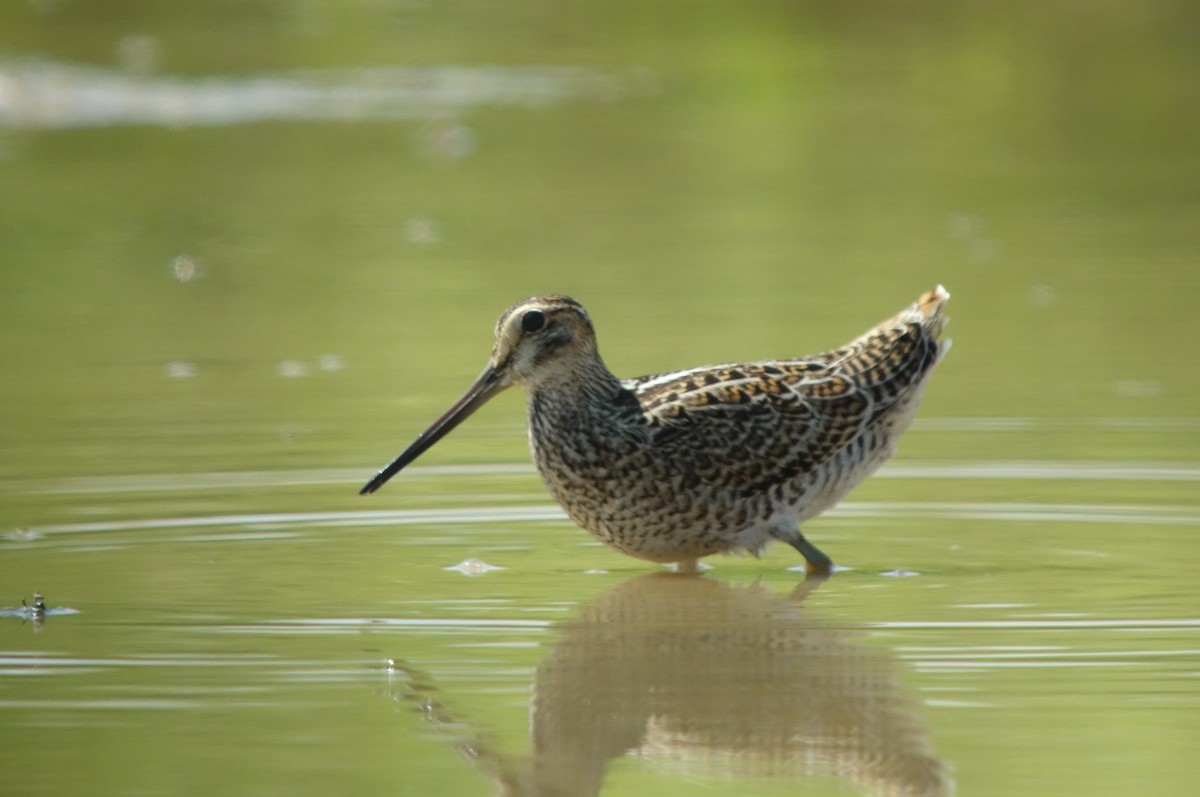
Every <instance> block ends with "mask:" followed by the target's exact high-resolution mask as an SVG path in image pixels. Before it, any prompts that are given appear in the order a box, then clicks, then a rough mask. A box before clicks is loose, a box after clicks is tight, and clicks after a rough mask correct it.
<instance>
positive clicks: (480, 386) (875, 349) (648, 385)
mask: <svg viewBox="0 0 1200 797" xmlns="http://www.w3.org/2000/svg"><path fill="white" fill-rule="evenodd" d="M949 298H950V294H948V293H947V292H946V290H945V289H944V288H943V287H942V286H940V285H939V286H937V287H936V288H934V289H933V290H932V291H929V292H927V293H925V294H923V295H922V296H921V297H920V298H919V299H917V301H916V302H915V303H914V304H912V305H911V306H909V307H907V308H905V309H904V310H902V311H901V312H900V313H898V314H897V315H896V316H894V317H892V318H890V319H888V320H887V321H884V322H883V323H882V324H879V325H878V326H876V327H874V328H873V329H871V330H869V331H867V332H866V333H864V334H863V335H861V336H859V337H858V338H856V339H855V340H853V341H851V342H850V343H848V344H846V345H845V346H842V347H841V348H839V349H834V350H833V351H829V352H825V353H823V354H814V355H810V356H807V357H802V358H800V359H793V360H764V361H759V362H748V363H734V364H727V365H711V366H703V367H700V368H691V369H688V370H686V371H675V372H672V373H666V374H657V375H652V376H642V377H638V378H636V379H624V380H622V379H618V378H617V377H616V376H613V374H612V373H611V372H610V371H609V370H608V368H606V367H605V365H604V361H603V360H601V359H600V353H599V351H598V350H597V348H596V335H595V331H594V329H593V327H592V322H591V319H590V318H589V317H588V314H587V312H586V311H585V310H584V309H583V307H582V305H580V304H579V303H578V302H576V301H575V300H573V299H570V298H568V297H566V296H540V297H535V298H532V299H526V300H525V301H523V302H518V303H517V304H515V305H513V306H512V307H510V308H509V309H508V310H506V311H505V312H504V314H503V315H502V316H500V320H499V322H498V323H497V324H496V341H495V344H494V345H493V347H492V354H491V357H490V358H489V360H488V364H487V367H486V368H484V369H483V373H482V374H480V375H479V378H478V379H476V380H475V382H474V384H472V385H471V387H470V388H468V389H467V392H466V393H465V394H463V396H462V397H461V398H460V399H459V400H458V401H457V402H455V403H454V405H453V406H451V407H450V409H448V410H447V411H446V412H445V413H444V414H443V415H442V416H441V417H440V418H438V419H437V420H436V421H434V422H433V424H432V425H431V426H430V427H429V428H428V429H426V430H425V431H424V432H422V433H421V434H420V435H418V436H417V438H416V439H415V440H414V441H413V442H412V444H411V445H409V447H408V448H406V449H405V450H404V451H403V452H402V453H401V454H400V455H399V456H398V457H396V459H395V460H393V461H392V462H391V463H390V464H389V465H388V466H387V467H385V468H384V469H383V470H381V471H380V472H379V473H378V474H377V475H376V476H375V478H373V479H371V481H370V482H368V483H367V485H366V486H365V487H363V488H362V491H361V492H362V494H366V493H373V492H375V491H376V490H377V489H379V487H380V486H381V485H383V483H384V482H386V481H387V480H388V479H390V478H391V477H392V476H394V475H395V474H396V473H397V472H399V471H400V470H401V469H402V468H404V467H405V466H406V465H408V464H409V463H410V462H412V461H413V460H414V459H416V458H417V457H418V456H420V455H421V454H422V453H423V452H424V451H425V450H426V449H428V448H429V447H430V446H432V445H433V444H434V443H436V442H437V441H438V440H440V439H442V437H444V436H445V435H446V434H448V433H449V432H450V431H451V430H452V429H454V427H455V426H457V425H458V424H459V423H461V422H462V421H463V420H464V419H465V418H466V417H467V416H469V415H470V414H471V413H473V412H474V411H475V410H477V409H478V408H479V407H480V406H482V405H483V404H484V402H486V401H487V400H488V399H490V398H491V397H492V396H494V395H496V394H497V393H499V392H500V391H501V390H503V389H505V388H507V387H511V386H512V385H520V386H521V387H523V388H524V389H525V392H526V394H527V396H528V409H529V413H528V414H529V440H530V446H531V448H532V449H533V458H534V461H535V462H536V463H537V468H538V471H540V472H541V475H542V479H543V481H545V483H546V486H547V488H549V490H550V493H551V494H552V495H553V496H554V498H555V500H557V501H558V503H559V504H561V505H562V507H563V509H565V510H566V512H567V514H568V515H570V516H571V518H572V519H573V520H574V521H575V522H576V523H578V524H579V525H580V526H582V527H583V528H585V529H587V530H588V531H589V532H591V533H592V534H593V535H594V536H595V537H596V539H598V540H600V541H601V542H603V543H605V544H607V545H610V546H612V547H613V548H616V549H617V550H619V551H623V552H624V553H627V554H629V555H631V556H636V557H639V558H641V559H648V560H650V561H653V562H675V563H677V567H678V568H679V569H680V570H684V571H691V570H695V568H696V562H697V560H698V559H699V558H700V557H703V556H708V555H710V554H714V553H729V552H737V551H748V552H750V553H753V554H757V553H758V552H759V551H760V550H761V549H762V548H763V547H764V546H765V545H766V544H767V543H768V542H770V541H772V540H782V541H784V542H786V543H788V544H789V545H791V546H792V547H794V548H795V549H796V550H798V551H799V552H800V553H801V554H803V555H804V558H805V560H806V562H807V569H808V571H809V572H810V573H820V574H825V573H828V572H829V571H830V569H831V568H832V564H833V563H832V562H831V561H830V559H829V557H828V556H826V555H825V554H824V553H822V552H821V551H820V550H819V549H818V548H817V547H816V546H815V545H813V544H812V543H811V542H809V541H808V540H807V539H805V537H804V535H803V534H801V533H800V524H801V523H803V522H804V521H806V520H808V519H809V518H812V517H815V516H816V515H819V514H820V513H822V512H824V511H825V510H827V509H829V508H830V507H832V506H833V505H834V504H836V503H837V502H838V501H839V500H841V498H842V497H843V496H845V495H846V493H848V492H849V491H850V490H851V489H853V488H854V487H855V486H857V485H858V484H859V483H860V482H862V480H863V479H865V478H867V477H868V476H869V475H871V474H872V473H873V472H874V471H875V470H876V469H877V468H878V467H879V466H880V465H881V464H883V462H884V461H885V460H886V459H887V458H888V457H890V456H891V454H892V452H893V451H894V449H895V443H896V438H897V437H898V436H899V435H900V433H901V432H903V431H904V430H905V429H906V428H907V427H908V425H909V424H910V423H911V421H912V418H913V415H914V414H915V412H916V409H917V405H918V404H919V403H920V400H921V395H922V393H923V392H924V389H925V384H926V382H927V380H928V378H929V374H930V371H931V369H932V368H933V366H934V365H935V364H936V363H937V362H938V360H939V359H940V357H941V355H942V354H943V353H944V352H945V350H946V348H947V346H946V345H945V344H942V343H940V342H939V340H938V338H939V336H940V334H941V331H942V327H943V326H944V324H945V320H946V319H945V316H944V313H943V308H944V305H945V303H946V300H947V299H949Z"/></svg>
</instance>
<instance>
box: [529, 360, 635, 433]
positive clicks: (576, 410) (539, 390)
mask: <svg viewBox="0 0 1200 797" xmlns="http://www.w3.org/2000/svg"><path fill="white" fill-rule="evenodd" d="M623 392H624V388H623V387H622V386H621V380H619V379H617V377H615V376H613V374H612V372H611V371H609V370H608V368H606V367H605V366H604V363H603V362H602V361H601V360H599V359H596V360H594V361H591V362H588V363H579V364H576V365H575V367H574V368H572V369H570V370H566V369H564V370H563V371H562V372H561V373H558V374H554V375H552V376H551V377H550V378H547V379H545V380H543V381H542V382H540V383H539V384H537V385H533V386H530V388H529V391H528V393H529V418H530V421H531V422H534V421H535V420H540V421H542V422H543V423H545V422H550V423H553V424H556V425H559V424H572V423H586V424H589V425H593V426H594V425H595V424H597V423H603V422H605V421H606V419H610V418H613V417H614V415H615V412H614V410H615V408H617V407H618V406H619V405H620V398H621V395H622V393H623Z"/></svg>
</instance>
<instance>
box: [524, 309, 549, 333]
mask: <svg viewBox="0 0 1200 797" xmlns="http://www.w3.org/2000/svg"><path fill="white" fill-rule="evenodd" d="M544 326H546V316H545V314H544V313H543V312H542V311H541V310H530V311H529V312H528V313H526V314H525V315H523V316H521V329H523V330H525V331H526V332H537V331H538V330H539V329H541V328H542V327H544Z"/></svg>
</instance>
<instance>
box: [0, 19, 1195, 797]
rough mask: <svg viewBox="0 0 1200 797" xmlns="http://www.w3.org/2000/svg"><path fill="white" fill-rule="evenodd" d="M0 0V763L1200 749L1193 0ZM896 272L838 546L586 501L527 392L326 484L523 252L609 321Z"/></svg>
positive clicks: (569, 783)
mask: <svg viewBox="0 0 1200 797" xmlns="http://www.w3.org/2000/svg"><path fill="white" fill-rule="evenodd" d="M14 8H20V9H21V10H19V11H18V10H14V9H10V10H7V11H5V12H0V13H3V14H4V19H3V24H0V56H2V59H0V199H2V203H3V207H4V211H3V212H2V213H0V237H2V239H3V240H4V241H5V242H6V243H5V246H4V247H3V251H2V252H0V279H2V280H3V284H2V285H0V363H3V374H2V375H3V378H2V379H0V406H3V407H4V411H5V423H4V424H3V425H2V426H0V608H3V607H7V609H6V610H4V611H0V738H2V739H3V740H4V744H3V745H0V782H2V783H3V787H2V788H0V791H3V793H4V794H21V795H25V794H30V795H41V794H45V795H56V796H58V795H74V794H79V795H84V794H86V795H109V794H111V795H117V794H120V795H131V794H226V793H237V794H241V793H245V794H274V793H279V794H288V795H306V794H314V795H316V794H321V795H327V794H341V793H345V794H375V793H385V792H386V793H393V794H394V793H399V794H421V795H427V794H433V795H461V794H480V795H483V794H519V795H540V794H589V793H603V794H606V795H620V794H631V795H632V794H664V795H670V794H684V793H687V794H696V793H699V794H714V795H715V794H730V793H738V794H747V795H751V794H752V795H775V794H785V793H786V794H796V793H803V794H845V793H860V794H922V795H936V794H950V793H958V794H981V795H1011V794H1047V795H1061V794H1094V795H1116V794H1122V795H1123V794H1128V793H1137V794H1163V795H1174V794H1190V793H1193V792H1194V791H1196V789H1197V787H1198V786H1200V781H1198V780H1197V776H1196V775H1195V771H1194V767H1193V766H1192V765H1191V758H1192V757H1193V756H1194V752H1193V751H1194V750H1195V749H1196V747H1197V745H1198V744H1200V719H1197V718H1198V717H1200V711H1198V709H1200V688H1198V683H1200V589H1198V588H1197V586H1196V579H1195V566H1194V563H1193V559H1194V553H1195V545H1196V533H1197V529H1198V528H1200V500H1198V495H1200V492H1198V491H1197V483H1198V482H1200V416H1197V414H1196V410H1195V398H1194V397H1195V396H1196V395H1197V393H1198V392H1200V372H1197V370H1196V369H1195V368H1194V367H1193V364H1194V362H1195V360H1196V354H1197V352H1196V344H1195V342H1194V341H1195V334H1194V333H1195V330H1196V329H1197V325H1196V321H1195V314H1194V312H1193V305H1194V301H1195V297H1196V296H1197V295H1200V276H1198V274H1200V272H1197V271H1196V269H1195V257H1196V253H1197V252H1198V251H1200V227H1198V226H1197V225H1196V224H1195V219H1196V218H1197V217H1198V213H1197V211H1200V191H1197V188H1196V187H1197V186H1198V185H1200V173H1198V172H1200V161H1198V160H1197V158H1196V154H1195V153H1196V150H1195V142H1196V141H1197V140H1200V136H1198V134H1200V130H1198V129H1197V128H1198V127H1200V120H1198V119H1197V117H1196V116H1195V114H1194V112H1193V111H1192V110H1191V109H1192V108H1194V106H1195V103H1194V99H1195V98H1194V96H1193V95H1194V86H1195V85H1197V78H1198V77H1200V55H1198V53H1200V46H1196V45H1197V44H1200V42H1197V41H1196V33H1195V31H1197V30H1200V26H1197V25H1196V24H1195V23H1196V22H1197V20H1196V19H1195V13H1194V12H1193V11H1192V10H1190V8H1184V7H1183V6H1179V7H1176V6H1174V5H1172V4H1165V3H1164V4H1150V5H1142V6H1136V7H1134V6H1130V7H1125V6H1122V7H1119V8H1118V7H1112V8H1104V9H1085V10H1081V9H1079V8H1077V7H1075V6H1067V5H1065V4H1064V5H1062V6H1056V5H1054V4H1051V5H1050V6H1049V7H1039V10H1038V15H1037V16H1036V18H1035V17H1033V16H1028V17H1027V16H1024V12H1022V11H1020V10H1016V9H1010V8H1008V7H1005V8H1004V9H1003V10H1001V9H995V8H987V7H983V6H975V5H973V4H967V5H964V6H961V7H958V8H957V10H954V11H943V12H934V11H925V12H922V13H920V14H918V13H917V12H916V11H912V10H911V9H910V10H909V11H911V13H912V14H915V16H911V17H910V16H901V15H900V12H899V11H898V10H896V9H895V8H893V7H892V6H891V5H890V4H878V5H877V6H875V7H873V13H870V14H865V13H864V14H862V15H861V16H860V15H859V14H857V13H855V14H851V13H849V12H844V11H839V10H838V8H840V7H833V6H831V7H829V8H822V7H817V6H813V7H809V8H807V9H806V10H799V9H791V10H789V9H788V8H782V7H777V6H774V5H769V4H750V5H744V4H743V5H741V6H738V7H737V8H738V10H737V11H736V12H735V11H734V10H732V9H733V8H734V7H733V6H730V7H729V9H730V10H725V8H724V7H723V6H720V5H713V6H712V7H708V6H698V7H697V8H696V9H694V10H693V11H692V12H691V13H690V14H689V16H688V18H687V22H688V24H681V22H682V20H681V19H680V18H679V17H678V10H672V9H670V8H667V7H665V6H659V5H657V4H651V5H648V6H647V5H645V4H639V5H638V6H637V8H636V9H634V8H628V9H614V11H613V13H612V16H610V17H605V18H603V19H601V18H599V17H597V16H595V15H591V14H588V13H585V11H584V10H582V9H576V10H569V9H563V8H561V7H559V6H557V5H556V6H553V7H551V6H543V5H541V4H538V3H529V4H516V5H512V6H511V7H510V6H505V7H504V8H505V10H499V9H497V10H483V9H478V8H470V9H467V8H459V7H457V6H454V5H453V4H451V5H449V6H443V5H441V4H439V6H437V7H424V6H422V5H420V4H388V3H371V4H361V5H360V4H344V5H343V4H322V3H305V4H294V5H291V4H273V3H261V4H246V5H245V6H244V8H242V9H241V12H240V13H241V14H242V16H238V17H236V18H235V17H231V16H230V13H229V11H228V8H227V7H223V6H222V7H218V6H217V5H216V4H213V5H212V6H211V7H210V6H209V5H208V4H205V3H200V4H190V5H189V7H188V8H189V10H188V11H187V13H186V14H185V13H184V12H183V11H182V10H180V11H175V12H166V11H163V12H160V13H158V15H157V16H154V15H150V14H149V12H148V11H139V10H138V9H136V8H134V7H122V8H121V9H115V10H114V11H113V13H112V14H110V15H107V16H106V17H105V18H104V19H103V20H100V19H98V18H96V17H94V16H91V15H89V13H88V12H87V11H86V10H85V9H83V7H81V6H75V5H71V4H56V3H33V4H25V5H24V6H19V7H18V6H15V7H14ZM180 8H181V9H182V7H180ZM905 13H906V14H907V13H909V12H908V11H906V12H905ZM1030 13H1032V12H1030ZM1081 15H1082V17H1084V19H1082V21H1081ZM1084 23H1086V24H1084ZM213 42H220V43H221V46H220V47H214V45H213ZM443 67H444V68H443ZM272 90H275V91H276V92H277V93H276V94H272V93H271V91H272ZM255 91H258V92H265V94H263V95H261V96H264V97H265V98H267V99H268V100H270V101H269V102H265V103H263V104H257V105H256V104H255V103H254V102H248V101H247V98H249V97H253V96H254V94H253V92H255ZM81 97H84V98H90V99H86V101H85V100H81V99H80V98H81ZM355 98H357V99H355ZM222 114H226V115H224V116H223V115H222ZM335 118H336V119H337V120H338V121H331V119H335ZM937 282H943V283H945V284H946V285H947V287H948V288H949V289H950V291H951V292H952V293H953V297H954V298H953V299H952V301H951V303H950V306H949V312H950V315H951V317H952V319H953V323H952V324H951V326H950V328H949V334H950V336H951V337H953V338H954V348H953V350H952V352H951V353H950V355H949V356H948V357H947V359H946V360H945V362H944V363H943V364H942V365H941V366H940V367H939V370H938V372H937V373H936V374H935V376H934V379H933V382H932V384H931V386H930V388H929V391H928V393H927V397H926V401H925V405H924V407H923V408H922V411H921V414H920V416H919V417H918V421H917V423H916V424H915V426H914V427H913V429H912V430H911V431H910V432H909V433H908V435H907V436H906V437H905V439H904V440H903V442H902V445H901V451H900V455H899V456H898V457H897V459H896V460H895V461H893V462H892V463H890V464H889V465H888V466H886V467H885V468H884V469H883V470H882V471H881V472H880V473H879V474H878V475H877V476H876V477H874V478H873V479H871V480H870V481H869V482H868V483H866V484H864V485H863V486H862V487H861V488H860V489H858V490H857V491H856V492H854V493H853V494H852V495H851V496H850V498H849V499H848V500H847V501H846V502H845V503H844V504H842V505H841V506H839V507H838V508H837V509H836V510H834V511H832V512H830V513H828V514H827V515H825V516H823V517H821V518H819V519H817V520H815V521H813V522H811V523H810V524H809V525H808V526H807V527H806V532H807V533H808V534H809V536H810V537H811V538H812V539H813V540H814V542H816V543H817V544H818V545H820V546H821V548H822V549H823V550H825V551H827V552H829V553H830V554H831V555H832V556H833V557H834V559H835V560H836V561H837V562H838V563H839V564H841V565H843V566H844V567H845V568H846V569H844V570H842V571H840V572H838V573H837V574H836V575H835V576H834V577H833V578H831V579H829V580H828V581H826V582H823V583H815V582H805V581H804V580H803V574H802V573H800V572H796V571H795V570H794V569H792V568H795V567H796V566H797V565H799V564H800V562H799V561H798V557H797V556H796V555H795V553H794V552H790V551H789V550H785V549H783V548H773V549H770V550H769V551H768V552H767V553H766V554H765V555H764V556H763V558H762V559H761V560H756V559H752V558H719V557H718V558H714V559H712V560H710V563H711V565H712V566H713V567H712V569H711V570H709V571H707V572H706V573H704V574H703V575H702V576H700V577H698V578H688V577H681V576H673V575H667V574H657V573H656V570H655V568H654V567H652V566H649V565H646V564H643V563H639V562H636V561H634V560H631V559H628V558H624V557H622V556H620V555H618V554H616V553H613V552H611V551H608V550H607V549H604V548H603V547H601V546H599V545H597V544H595V543H593V542H592V541H591V539H590V538H589V537H588V536H587V535H586V534H585V533H584V532H582V531H580V530H578V529H577V528H575V527H574V526H573V525H572V524H571V523H570V522H569V521H567V520H566V519H565V518H564V517H563V515H562V513H561V512H560V510H559V509H558V508H557V507H556V506H554V505H553V504H552V503H551V502H550V501H549V499H548V497H547V495H546V493H545V491H544V490H543V488H542V487H541V485H540V483H539V481H538V479H537V476H536V474H535V473H534V471H533V470H532V467H531V466H530V465H529V464H528V463H529V460H528V455H527V453H526V451H525V441H524V430H523V415H522V407H521V401H520V399H519V397H518V396H516V395H511V396H505V397H501V398H500V399H498V400H496V401H495V402H494V405H493V406H489V407H488V408H486V409H484V410H482V411H481V412H480V413H478V414H477V415H475V416H474V417H472V418H471V420H470V421H469V422H468V423H467V424H466V425H464V426H463V427H461V428H460V429H459V430H457V431H456V432H455V433H454V434H453V435H452V436H451V437H449V438H447V439H446V440H445V441H443V442H442V443H440V444H439V445H438V446H437V447H436V448H435V449H434V450H432V451H430V452H429V453H428V454H427V455H426V456H425V457H423V458H422V459H421V460H420V462H418V463H417V465H416V466H414V467H413V468H412V469H411V470H407V471H405V473H404V474H402V475H401V476H400V477H398V478H397V479H396V480H395V481H393V482H391V483H389V484H388V485H387V487H386V488H385V489H384V490H383V491H381V492H380V493H379V494H378V495H375V496H372V497H371V498H359V497H358V496H357V495H356V491H357V488H358V487H359V486H360V485H361V484H362V483H363V482H364V481H365V480H366V479H367V478H369V476H370V475H371V474H372V473H373V472H374V471H375V470H376V469H377V468H378V467H380V466H382V465H383V464H384V463H385V462H386V461H387V460H388V459H389V457H390V456H391V455H393V454H394V453H395V452H396V451H398V450H399V449H400V448H401V447H402V446H403V445H404V444H405V443H406V442H407V441H408V440H409V439H410V438H411V437H412V436H413V435H415V434H416V433H417V432H418V431H420V429H421V428H423V426H424V424H425V423H427V422H428V421H429V420H431V419H432V418H433V417H435V415H436V414H437V413H438V412H439V411H440V410H441V409H442V408H444V406H446V405H447V404H448V403H449V402H450V401H451V400H453V399H454V398H455V397H456V396H457V395H458V392H459V391H461V390H462V389H463V388H464V387H465V386H466V384H467V383H468V382H469V381H470V379H471V378H472V377H473V376H474V375H475V374H476V373H477V372H478V370H479V368H480V367H481V366H482V364H483V361H484V358H485V357H486V354H487V351H488V347H489V346H490V333H491V326H492V324H493V323H494V319H495V317H496V316H497V315H498V313H499V312H500V311H501V310H502V309H503V308H504V307H505V306H506V305H508V304H509V303H511V302H512V301H514V300H516V299H518V298H521V297H523V296H526V295H530V294H533V293H543V292H550V291H558V292H564V293H569V294H571V295H574V296H575V297H576V298H578V299H580V300H581V301H583V302H584V303H585V304H586V305H587V306H588V308H589V310H590V311H591V313H592V315H593V318H594V319H595V321H596V324H597V327H598V331H599V335H600V344H601V347H602V350H603V352H604V354H605V357H606V361H607V362H608V364H609V365H610V366H611V367H612V368H613V370H614V371H616V372H617V373H618V374H620V375H622V376H631V375H636V374H640V373H649V372H656V371H662V370H667V369H671V368H676V367H684V366H692V365H697V364H700V363H704V362H727V361H733V360H738V359H749V358H759V357H770V356H778V355H796V354H802V353H804V352H807V351H813V350H818V349H822V348H826V347H829V346H832V345H835V344H837V343H841V342H843V341H844V340H846V339H849V338H850V337H852V336H853V335H855V334H857V333H858V332H860V331H862V329H865V328H866V327H867V326H869V325H871V324H873V323H874V322H876V321H877V320H879V319H881V318H883V317H885V316H886V315H888V314H890V313H892V312H894V311H895V310H897V309H898V308H899V307H900V306H902V305H903V304H905V303H906V302H909V301H911V300H912V299H913V298H914V297H915V296H916V295H917V294H918V293H919V292H920V291H922V290H925V289H928V288H929V287H932V285H933V284H935V283H937ZM462 563H466V564H465V565H464V566H462V567H459V566H460V564H462ZM489 565H490V566H492V567H494V568H495V569H491V568H489V567H487V566H489ZM35 591H39V592H40V593H42V594H43V595H44V596H45V600H46V605H47V610H46V612H45V613H44V615H42V614H41V613H39V612H36V611H31V610H30V609H29V608H28V607H29V606H32V605H33V603H34V592H35ZM22 601H25V604H27V605H28V606H23V605H22Z"/></svg>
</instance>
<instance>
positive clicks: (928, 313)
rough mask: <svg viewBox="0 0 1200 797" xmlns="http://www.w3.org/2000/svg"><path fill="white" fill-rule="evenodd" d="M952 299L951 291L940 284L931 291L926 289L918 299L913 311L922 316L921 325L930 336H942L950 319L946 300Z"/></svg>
mask: <svg viewBox="0 0 1200 797" xmlns="http://www.w3.org/2000/svg"><path fill="white" fill-rule="evenodd" d="M949 300H950V292H949V291H947V290H946V289H945V288H943V287H942V286H941V285H938V286H937V287H936V288H934V289H933V290H931V291H926V292H925V293H923V294H921V297H920V298H919V299H917V303H916V304H914V305H913V308H912V311H913V312H915V313H916V314H917V315H918V317H919V318H920V322H921V325H922V326H923V327H925V331H926V332H927V333H928V334H929V336H930V337H933V338H938V337H941V334H942V329H944V328H945V326H946V323H947V322H948V321H949V320H950V319H949V318H948V317H947V316H946V302H948V301H949Z"/></svg>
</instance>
